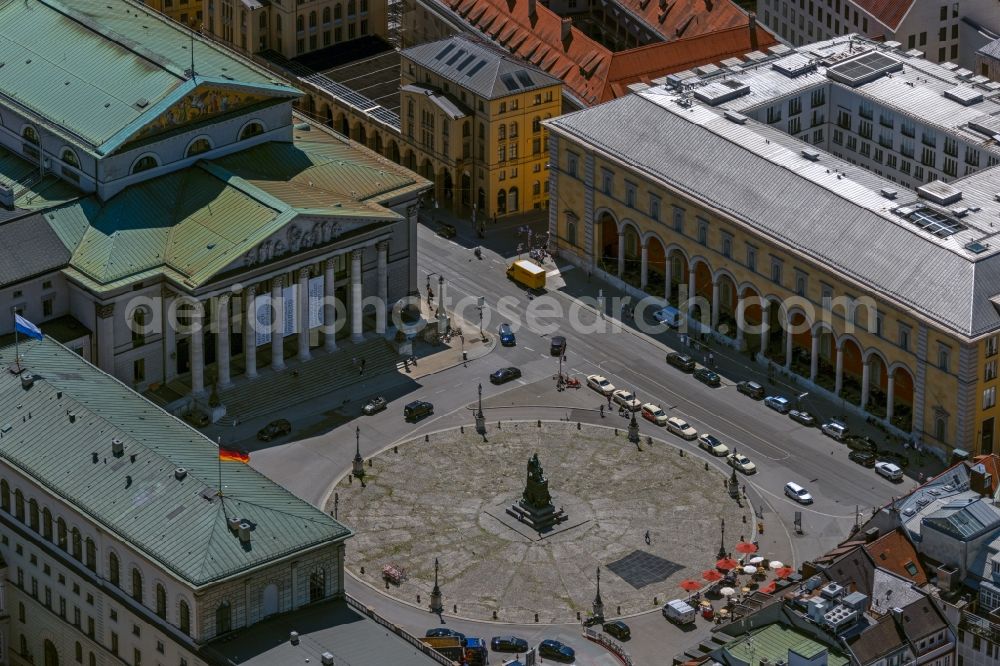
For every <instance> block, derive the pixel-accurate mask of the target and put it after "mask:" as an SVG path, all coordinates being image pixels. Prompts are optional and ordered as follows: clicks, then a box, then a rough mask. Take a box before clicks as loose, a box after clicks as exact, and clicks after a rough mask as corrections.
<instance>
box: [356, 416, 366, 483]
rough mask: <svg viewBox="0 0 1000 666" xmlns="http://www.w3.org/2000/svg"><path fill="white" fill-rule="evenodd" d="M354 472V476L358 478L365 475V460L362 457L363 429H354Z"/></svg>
mask: <svg viewBox="0 0 1000 666" xmlns="http://www.w3.org/2000/svg"><path fill="white" fill-rule="evenodd" d="M354 444H355V449H354V470H353V474H354V476H355V477H357V478H359V479H360V478H361V477H363V476H364V475H365V459H364V458H362V457H361V427H360V426H359V427H357V428H355V429H354Z"/></svg>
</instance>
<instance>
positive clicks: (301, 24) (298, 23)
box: [295, 15, 306, 32]
mask: <svg viewBox="0 0 1000 666" xmlns="http://www.w3.org/2000/svg"><path fill="white" fill-rule="evenodd" d="M305 29H306V22H305V19H304V18H303V17H302V16H301V15H299V16H296V17H295V30H296V31H297V32H302V31H303V30H305Z"/></svg>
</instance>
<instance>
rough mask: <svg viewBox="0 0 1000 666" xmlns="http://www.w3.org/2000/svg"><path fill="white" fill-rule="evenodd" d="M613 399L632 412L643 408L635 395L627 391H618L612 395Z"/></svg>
mask: <svg viewBox="0 0 1000 666" xmlns="http://www.w3.org/2000/svg"><path fill="white" fill-rule="evenodd" d="M611 399H612V400H613V401H615V403H617V404H619V405H621V406H622V407H624V408H625V409H627V410H629V411H630V412H637V411H639V409H640V408H641V407H642V403H641V402H639V399H638V398H636V397H635V394H634V393H632V392H631V391H626V390H625V389H618V390H617V391H615V392H614V393H612V394H611Z"/></svg>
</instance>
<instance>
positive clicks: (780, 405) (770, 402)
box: [764, 395, 792, 414]
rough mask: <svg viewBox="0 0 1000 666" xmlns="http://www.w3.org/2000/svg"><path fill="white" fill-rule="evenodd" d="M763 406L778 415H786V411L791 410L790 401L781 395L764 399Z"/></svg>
mask: <svg viewBox="0 0 1000 666" xmlns="http://www.w3.org/2000/svg"><path fill="white" fill-rule="evenodd" d="M764 404H765V405H767V406H768V407H770V408H771V409H773V410H774V411H776V412H778V413H779V414H787V413H788V410H790V409H791V408H792V403H791V401H789V400H788V398H786V397H784V396H781V395H769V396H767V397H766V398H764Z"/></svg>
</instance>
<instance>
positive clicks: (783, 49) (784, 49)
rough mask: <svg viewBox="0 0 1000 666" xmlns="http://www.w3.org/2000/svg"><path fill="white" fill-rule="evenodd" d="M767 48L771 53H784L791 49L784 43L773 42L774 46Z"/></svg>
mask: <svg viewBox="0 0 1000 666" xmlns="http://www.w3.org/2000/svg"><path fill="white" fill-rule="evenodd" d="M767 50H768V51H770V52H771V53H773V54H774V55H785V54H786V53H788V52H789V51H791V50H792V49H790V48H789V47H787V46H785V45H784V44H775V45H774V46H769V47H768V48H767Z"/></svg>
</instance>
